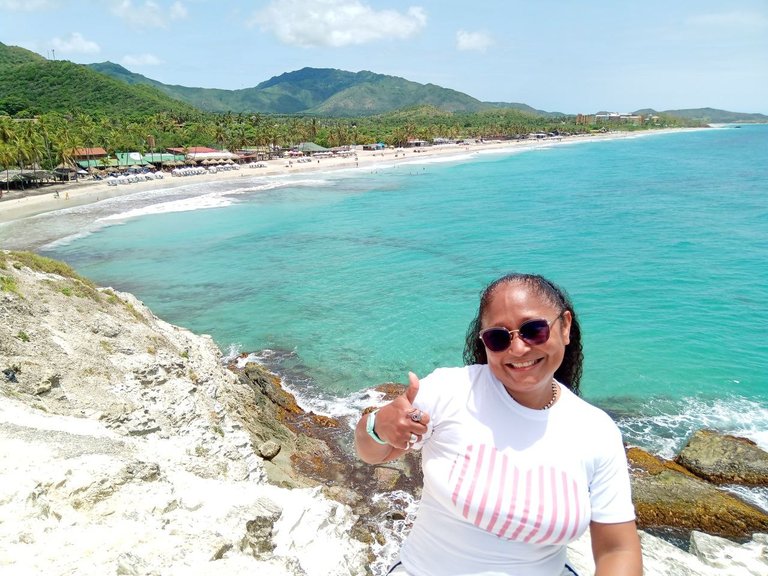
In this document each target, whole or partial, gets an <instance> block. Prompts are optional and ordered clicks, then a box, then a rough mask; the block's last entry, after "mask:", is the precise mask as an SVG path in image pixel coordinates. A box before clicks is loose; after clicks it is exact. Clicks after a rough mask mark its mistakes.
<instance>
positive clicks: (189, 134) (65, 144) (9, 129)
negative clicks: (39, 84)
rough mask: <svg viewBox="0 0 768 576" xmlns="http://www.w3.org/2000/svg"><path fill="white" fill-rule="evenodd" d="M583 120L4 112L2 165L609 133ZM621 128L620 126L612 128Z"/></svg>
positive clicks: (425, 114) (416, 112)
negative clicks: (76, 157) (78, 157)
mask: <svg viewBox="0 0 768 576" xmlns="http://www.w3.org/2000/svg"><path fill="white" fill-rule="evenodd" d="M576 120H577V119H576V117H573V116H562V117H556V118H550V117H542V116H534V115H529V114H526V113H523V112H520V111H518V110H513V109H495V110H490V111H483V112H475V113H455V112H454V113H448V112H442V111H439V110H437V109H435V108H431V107H421V108H414V109H409V110H401V111H398V112H394V113H389V114H384V115H378V116H364V117H358V118H329V117H313V116H279V115H267V114H246V113H241V114H231V113H228V114H212V113H204V112H194V113H172V112H160V113H154V114H148V115H144V116H138V117H137V116H135V115H134V116H114V115H110V116H107V115H92V114H87V113H85V112H75V113H72V114H66V113H61V112H49V113H45V114H40V115H37V116H35V117H33V118H11V117H10V116H7V115H0V168H2V170H9V169H21V170H22V171H23V170H25V169H29V168H35V169H42V170H53V169H54V168H56V167H57V166H59V165H61V164H69V163H71V162H72V160H73V153H74V151H75V150H76V149H77V148H96V147H100V148H103V149H104V150H105V151H106V152H107V154H108V155H110V156H114V154H115V153H116V152H141V153H149V152H160V151H164V150H165V149H167V148H192V147H195V146H207V147H211V148H218V149H227V150H230V151H236V150H242V149H246V148H254V147H262V148H268V149H270V150H284V149H290V148H292V147H294V146H296V145H297V144H299V143H301V142H315V143H316V144H319V145H321V146H324V147H327V148H333V147H337V146H346V145H356V144H372V143H379V142H381V143H384V144H385V145H388V146H403V145H405V144H406V143H407V142H408V141H409V140H413V139H418V140H426V141H432V140H433V139H435V138H447V139H468V138H471V139H513V138H524V137H526V136H527V135H528V134H530V133H533V132H546V133H555V134H563V135H568V134H579V133H585V132H589V131H594V130H601V129H605V128H606V125H604V124H594V123H592V124H584V123H577V122H576ZM686 125H688V126H690V125H693V123H692V122H691V121H687V120H684V119H681V118H675V117H661V118H659V119H658V120H657V121H656V122H654V123H653V124H650V123H643V124H641V125H634V124H621V125H620V126H619V128H620V129H622V130H640V129H648V128H666V127H679V126H686ZM612 127H613V126H612Z"/></svg>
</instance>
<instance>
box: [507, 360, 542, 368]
mask: <svg viewBox="0 0 768 576" xmlns="http://www.w3.org/2000/svg"><path fill="white" fill-rule="evenodd" d="M510 364H512V367H513V368H528V366H533V365H534V364H536V360H531V361H530V362H510Z"/></svg>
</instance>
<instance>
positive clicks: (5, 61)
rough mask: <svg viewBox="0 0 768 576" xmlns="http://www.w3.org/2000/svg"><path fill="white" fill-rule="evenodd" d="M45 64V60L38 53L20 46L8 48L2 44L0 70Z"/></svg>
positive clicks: (0, 43) (0, 46) (0, 44)
mask: <svg viewBox="0 0 768 576" xmlns="http://www.w3.org/2000/svg"><path fill="white" fill-rule="evenodd" d="M35 62H45V58H43V57H42V56H40V54H38V53H36V52H32V51H31V50H27V49H26V48H20V47H19V46H6V45H5V44H3V43H2V42H0V68H2V67H4V66H15V65H16V64H29V63H35Z"/></svg>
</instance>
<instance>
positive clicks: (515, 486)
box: [494, 456, 520, 538]
mask: <svg viewBox="0 0 768 576" xmlns="http://www.w3.org/2000/svg"><path fill="white" fill-rule="evenodd" d="M506 460H507V459H506V456H505V458H504V463H505V464H506ZM519 481H520V470H518V469H517V468H513V469H512V492H511V494H512V499H511V502H510V505H509V510H508V511H507V519H506V520H505V521H504V525H503V526H502V527H501V528H500V529H499V530H498V532H496V535H497V536H499V537H500V538H504V534H506V532H507V530H508V529H509V525H510V524H511V523H512V519H513V518H514V517H515V508H516V506H517V496H516V495H517V489H518V484H519ZM503 496H504V494H503V493H502V492H499V499H498V502H497V506H499V505H501V500H502V497H503ZM494 522H495V520H494Z"/></svg>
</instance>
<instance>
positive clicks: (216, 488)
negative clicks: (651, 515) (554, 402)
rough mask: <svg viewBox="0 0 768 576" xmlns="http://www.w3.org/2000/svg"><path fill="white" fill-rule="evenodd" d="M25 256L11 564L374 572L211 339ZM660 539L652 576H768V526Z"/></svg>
mask: <svg viewBox="0 0 768 576" xmlns="http://www.w3.org/2000/svg"><path fill="white" fill-rule="evenodd" d="M25 262H27V261H26V260H24V259H19V257H18V256H17V255H9V254H8V253H4V252H2V251H0V574H3V575H4V576H7V575H9V576H16V575H18V576H30V575H36V574H45V575H46V576H64V575H68V576H69V575H75V574H76V575H78V576H91V575H93V576H107V575H121V576H122V575H126V576H134V575H136V576H138V575H141V576H175V575H178V576H197V575H201V576H202V575H209V574H210V575H216V576H227V575H233V576H234V575H242V574H254V575H258V576H335V575H345V576H363V575H366V574H369V573H370V572H369V571H368V570H369V569H368V568H367V566H368V554H369V552H370V550H369V549H368V548H367V547H366V546H365V545H363V544H362V543H361V542H359V541H358V540H355V539H353V538H351V537H350V532H351V527H352V525H353V523H354V522H355V519H356V518H355V516H354V514H353V513H352V511H351V510H350V508H349V507H348V506H346V505H343V504H340V503H338V502H336V501H333V500H329V499H328V498H326V497H325V496H324V495H323V494H322V493H321V492H320V491H319V489H316V488H297V489H287V488H280V487H277V486H275V485H271V484H269V483H268V482H267V480H266V474H265V466H264V464H263V461H262V459H261V457H260V456H259V455H258V454H257V452H256V450H255V449H254V447H253V445H252V438H251V436H250V434H249V432H248V431H247V427H246V425H245V424H244V423H243V421H242V419H241V415H242V407H243V405H246V404H247V403H248V402H249V401H250V400H251V398H252V396H253V394H254V392H253V390H251V389H249V388H248V387H246V386H244V385H243V384H242V383H241V382H240V381H239V380H238V379H237V378H236V376H235V375H234V374H233V373H231V372H230V371H229V370H227V369H225V368H224V367H222V365H221V362H220V360H221V355H220V352H219V350H218V349H217V348H216V346H215V345H214V344H213V342H212V341H211V339H210V338H208V337H205V336H196V335H194V334H192V333H190V332H189V331H187V330H184V329H182V328H178V327H176V326H172V325H170V324H168V323H166V322H163V321H162V320H160V319H158V318H156V317H155V316H153V315H152V314H151V312H150V311H149V310H147V309H146V308H145V307H144V306H143V305H142V304H141V303H140V302H139V301H137V300H136V299H135V298H134V297H133V296H131V295H129V294H124V293H117V292H114V291H111V290H103V289H101V290H96V289H94V288H93V287H89V286H88V285H87V284H84V283H83V282H81V281H80V280H78V279H76V278H71V277H69V276H68V274H67V272H66V271H65V273H64V276H60V275H58V274H54V273H51V272H43V271H40V270H41V269H42V270H45V269H48V268H49V266H47V265H41V264H40V262H39V261H34V260H33V261H31V265H32V268H30V267H28V266H27V265H26V264H25ZM27 263H30V262H27ZM642 543H643V553H644V560H645V574H646V576H656V575H658V576H662V575H663V576H667V575H694V574H696V575H699V576H709V575H713V576H714V575H717V576H730V575H733V576H737V575H738V576H748V575H755V576H757V575H760V576H765V575H766V574H768V560H767V557H768V537H766V536H764V535H758V536H756V537H755V539H753V541H752V542H750V543H747V544H744V545H741V546H740V545H737V544H734V543H732V542H729V541H727V540H723V539H720V538H713V537H709V536H706V535H703V534H694V537H693V540H692V551H693V552H694V553H693V554H688V553H685V552H683V551H681V550H679V549H678V548H675V547H674V546H672V545H670V544H668V543H666V542H664V541H662V540H659V539H657V538H653V537H651V536H649V535H647V534H643V535H642ZM569 556H570V558H571V561H572V562H573V563H574V565H575V566H576V567H577V568H578V569H579V571H580V573H581V574H582V575H584V574H591V573H592V571H593V570H594V567H593V564H592V559H591V551H590V543H589V538H588V536H585V537H583V538H582V539H580V540H579V541H578V542H576V543H574V544H573V545H572V546H571V547H570V550H569ZM376 576H379V575H378V574H377V575H376Z"/></svg>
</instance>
